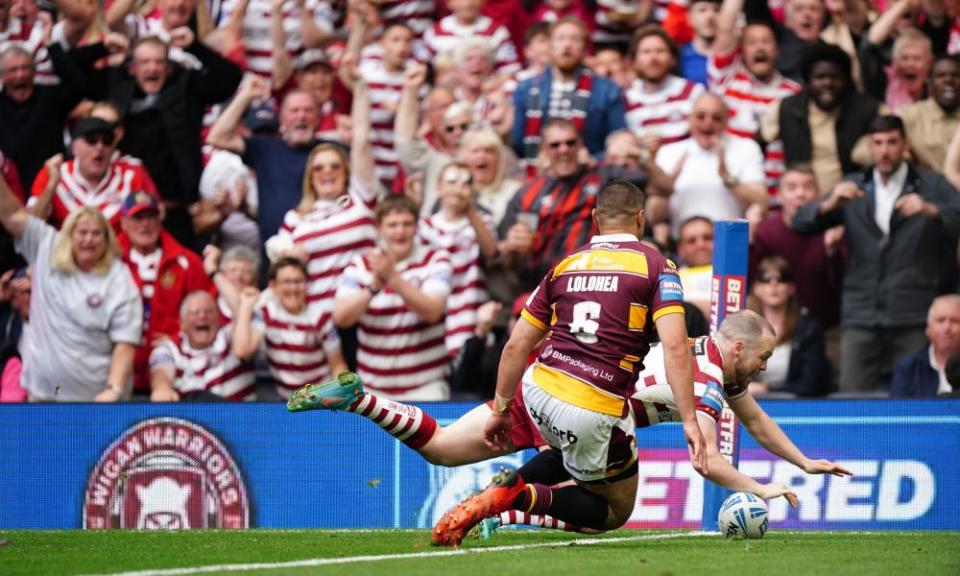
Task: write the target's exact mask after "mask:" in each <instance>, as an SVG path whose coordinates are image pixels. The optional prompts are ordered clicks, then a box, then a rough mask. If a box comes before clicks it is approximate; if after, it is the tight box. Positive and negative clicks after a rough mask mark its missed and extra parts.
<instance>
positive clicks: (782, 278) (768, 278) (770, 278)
mask: <svg viewBox="0 0 960 576" xmlns="http://www.w3.org/2000/svg"><path fill="white" fill-rule="evenodd" d="M757 282H759V283H760V284H770V283H773V282H776V283H778V284H786V283H788V282H793V278H791V277H790V275H789V274H780V275H777V274H761V275H760V277H759V278H757Z"/></svg>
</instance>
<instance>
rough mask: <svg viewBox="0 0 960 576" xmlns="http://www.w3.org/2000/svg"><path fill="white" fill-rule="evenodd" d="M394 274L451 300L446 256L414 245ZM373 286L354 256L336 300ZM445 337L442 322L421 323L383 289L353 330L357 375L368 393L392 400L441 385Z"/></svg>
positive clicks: (450, 273) (447, 364) (394, 295)
mask: <svg viewBox="0 0 960 576" xmlns="http://www.w3.org/2000/svg"><path fill="white" fill-rule="evenodd" d="M396 271H397V272H398V273H399V274H400V277H401V278H403V279H404V280H405V281H407V282H409V283H411V284H413V285H414V286H416V287H417V288H418V289H419V290H420V291H422V292H424V293H426V294H430V295H433V296H442V297H443V298H446V297H447V296H449V295H450V290H451V280H452V276H453V269H452V267H451V266H450V257H449V256H448V255H447V253H446V252H443V251H440V250H434V249H432V248H428V247H426V246H422V245H420V244H415V245H414V249H413V252H412V253H411V254H410V257H409V258H407V259H406V260H404V261H402V262H399V263H397V265H396ZM372 281H373V273H372V272H371V270H370V267H369V264H368V263H367V262H366V260H365V259H364V258H363V257H362V256H358V257H356V258H355V259H354V260H353V262H352V263H351V264H350V266H348V267H347V269H346V270H344V272H343V276H342V277H341V279H340V286H339V287H338V288H337V297H346V296H350V295H352V294H354V293H356V292H357V291H359V290H366V289H367V288H369V287H370V286H371V284H372ZM445 338H446V328H445V325H444V321H443V320H440V321H439V322H436V323H432V324H430V323H427V322H424V321H423V320H422V319H421V318H420V317H419V316H417V315H416V314H415V313H414V312H413V311H412V310H411V309H410V308H409V306H407V304H406V302H404V300H403V297H401V296H400V294H398V293H396V292H394V291H393V290H391V289H390V288H384V289H383V290H381V291H380V292H379V293H377V294H376V295H374V296H373V298H371V299H370V303H369V305H368V307H367V310H366V312H364V314H363V316H361V317H360V321H359V322H358V325H357V371H358V372H359V374H360V377H361V378H362V379H363V382H364V383H365V384H366V385H367V386H368V387H369V388H370V389H371V390H374V391H376V392H377V393H386V394H393V395H397V396H399V395H403V394H408V393H410V392H412V391H415V390H417V389H418V388H421V387H424V386H427V385H430V384H435V383H437V382H444V381H445V380H446V378H447V376H448V374H449V369H450V355H449V354H448V353H447V347H446V345H445Z"/></svg>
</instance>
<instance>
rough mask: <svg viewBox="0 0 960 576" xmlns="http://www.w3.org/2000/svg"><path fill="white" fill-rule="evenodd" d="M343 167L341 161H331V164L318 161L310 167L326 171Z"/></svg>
mask: <svg viewBox="0 0 960 576" xmlns="http://www.w3.org/2000/svg"><path fill="white" fill-rule="evenodd" d="M341 168H343V164H341V163H340V162H331V163H330V164H324V163H322V162H321V163H317V164H314V165H313V166H311V167H310V169H311V170H313V171H314V172H325V171H327V170H330V171H336V170H340V169H341Z"/></svg>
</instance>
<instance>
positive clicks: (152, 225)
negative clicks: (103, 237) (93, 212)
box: [117, 191, 215, 393]
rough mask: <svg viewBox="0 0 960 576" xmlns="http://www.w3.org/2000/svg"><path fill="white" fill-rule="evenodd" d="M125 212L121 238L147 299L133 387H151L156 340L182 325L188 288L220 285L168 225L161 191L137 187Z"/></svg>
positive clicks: (127, 260)
mask: <svg viewBox="0 0 960 576" xmlns="http://www.w3.org/2000/svg"><path fill="white" fill-rule="evenodd" d="M120 213H121V220H120V225H121V227H122V228H123V232H122V233H121V234H120V236H119V237H118V238H117V242H118V243H119V245H120V249H121V251H122V253H123V260H124V262H125V263H126V264H127V266H128V267H129V268H130V274H131V276H132V277H133V280H134V282H136V284H137V287H138V288H139V289H140V297H141V299H142V300H143V338H142V339H141V341H140V344H139V346H137V351H136V355H135V356H134V364H133V366H134V371H133V384H134V390H136V391H137V392H144V393H146V392H149V390H150V379H149V378H150V374H149V370H148V360H149V359H150V350H151V345H152V343H153V342H154V340H156V339H157V338H158V337H160V336H168V337H171V338H172V337H174V336H176V335H177V333H178V332H179V331H180V322H179V310H180V305H181V304H182V303H183V299H184V298H186V296H187V294H190V293H191V292H195V291H197V290H205V291H207V292H211V293H214V292H215V290H214V288H213V284H212V283H211V282H210V278H209V277H207V274H206V272H205V271H204V269H203V262H202V261H201V260H200V257H199V256H197V255H196V254H195V253H194V252H192V251H190V250H188V249H186V248H184V247H183V246H182V245H181V244H180V243H178V242H177V241H176V240H175V239H174V238H173V236H171V235H170V234H169V233H168V232H166V231H164V230H163V227H162V226H161V214H160V204H159V202H158V201H157V198H156V196H154V195H153V194H148V193H147V192H144V191H134V192H132V193H130V194H129V195H127V197H126V198H125V199H124V200H123V205H122V207H121V209H120Z"/></svg>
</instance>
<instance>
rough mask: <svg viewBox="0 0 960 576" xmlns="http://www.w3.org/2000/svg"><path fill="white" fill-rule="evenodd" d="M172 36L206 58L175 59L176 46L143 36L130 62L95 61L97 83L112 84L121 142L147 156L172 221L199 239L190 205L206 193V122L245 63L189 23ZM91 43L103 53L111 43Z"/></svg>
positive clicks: (109, 91)
mask: <svg viewBox="0 0 960 576" xmlns="http://www.w3.org/2000/svg"><path fill="white" fill-rule="evenodd" d="M178 30H181V31H185V32H184V33H182V34H179V35H174V36H173V37H172V38H171V43H170V47H179V48H182V49H183V50H184V51H186V52H188V53H190V54H192V55H193V56H195V57H196V58H197V59H198V60H199V61H200V62H201V63H202V65H203V67H202V69H200V70H193V69H187V68H184V67H181V66H179V65H176V64H174V63H172V62H170V60H169V59H168V53H169V49H170V48H169V47H168V46H167V44H165V43H164V42H162V41H161V40H160V39H158V38H157V37H155V36H147V37H144V38H140V39H139V40H137V41H136V42H135V43H134V45H133V49H132V51H131V60H130V64H129V66H112V67H109V68H107V69H105V70H97V69H89V68H88V76H89V78H90V85H91V86H96V87H105V90H103V89H101V92H103V94H102V95H107V96H109V99H110V100H111V101H113V102H114V103H115V104H116V105H117V108H118V109H119V111H120V114H121V116H123V118H124V128H125V130H126V135H125V136H124V138H123V140H122V141H121V142H120V144H119V146H120V150H121V151H123V152H124V153H126V154H130V155H132V156H135V157H137V158H140V159H141V160H142V161H143V164H144V166H145V167H146V169H147V171H148V172H149V173H150V175H151V176H152V177H153V179H154V182H155V183H156V185H157V192H158V193H159V196H160V198H161V200H162V201H163V204H164V208H165V209H164V213H165V217H164V227H165V228H166V229H167V231H168V232H170V233H171V234H172V235H173V236H174V237H175V238H177V240H178V241H179V242H180V243H181V244H183V245H185V246H192V244H193V238H194V228H193V221H192V216H191V214H190V210H189V207H190V206H191V205H193V204H194V203H196V202H197V201H198V199H199V193H198V189H199V184H200V175H201V173H202V171H203V156H202V154H201V150H200V146H201V143H202V141H201V138H200V133H201V128H202V126H203V117H204V114H205V111H206V108H207V106H210V105H213V104H217V103H219V102H222V101H224V100H226V99H227V98H228V97H229V96H230V95H231V94H233V92H234V90H236V88H237V85H238V84H239V83H240V79H241V77H242V72H241V71H240V69H239V68H238V67H237V66H236V65H234V64H232V63H231V62H229V61H227V60H226V59H224V58H222V57H221V56H220V55H218V54H217V53H216V52H214V51H212V50H210V49H209V48H207V47H206V46H204V45H203V43H201V42H199V41H197V40H196V38H195V37H194V35H193V34H192V33H187V32H189V30H187V29H184V28H180V29H178ZM96 46H99V48H93V49H91V52H92V53H91V56H96V55H97V54H96V50H97V49H99V50H100V51H101V52H100V53H101V55H103V51H104V50H105V47H104V46H103V45H96Z"/></svg>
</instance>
